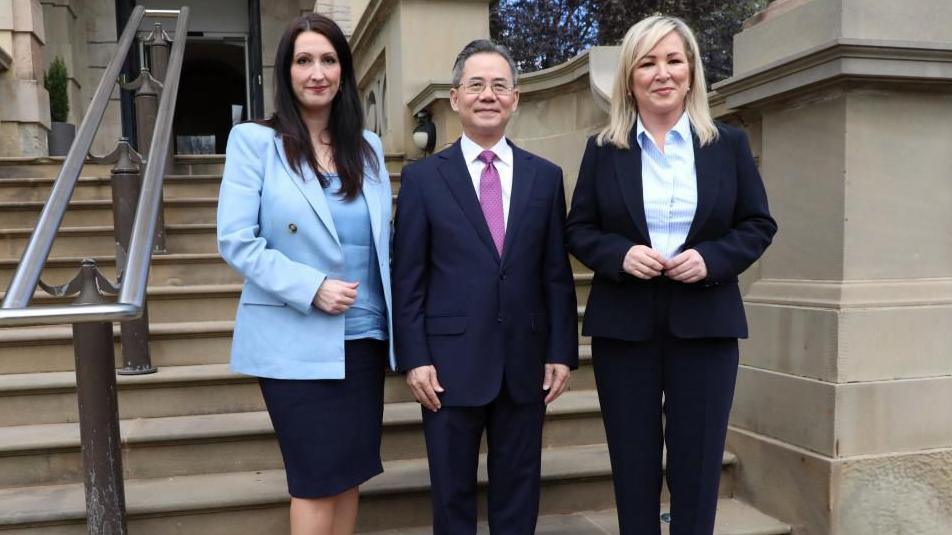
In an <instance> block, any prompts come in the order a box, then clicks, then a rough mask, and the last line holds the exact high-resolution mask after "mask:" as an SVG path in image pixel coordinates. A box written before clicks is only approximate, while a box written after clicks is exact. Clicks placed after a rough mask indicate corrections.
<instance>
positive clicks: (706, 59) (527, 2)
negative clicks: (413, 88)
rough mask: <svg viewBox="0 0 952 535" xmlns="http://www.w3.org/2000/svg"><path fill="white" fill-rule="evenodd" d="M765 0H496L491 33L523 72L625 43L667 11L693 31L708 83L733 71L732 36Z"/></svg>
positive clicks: (720, 78)
mask: <svg viewBox="0 0 952 535" xmlns="http://www.w3.org/2000/svg"><path fill="white" fill-rule="evenodd" d="M767 3H768V2H767V0H493V1H492V2H490V33H491V35H492V37H493V39H495V40H496V41H498V42H500V43H502V44H504V45H506V46H507V47H509V49H510V51H512V54H513V57H514V58H515V59H516V62H517V64H518V66H519V68H520V69H521V70H522V71H523V72H530V71H534V70H538V69H544V68H546V67H551V66H553V65H557V64H559V63H562V62H564V61H566V60H568V59H570V58H571V57H572V56H574V55H575V54H577V53H579V52H580V51H582V50H585V49H586V48H588V47H590V46H592V45H615V44H618V43H620V42H621V39H622V38H623V37H624V35H625V32H626V31H628V28H629V27H631V25H632V24H634V23H635V22H638V21H639V20H641V19H642V18H644V17H647V16H649V15H654V14H659V13H663V14H665V15H673V16H676V17H681V18H683V19H684V20H685V21H686V22H687V23H688V25H690V26H691V28H692V29H693V30H694V31H695V33H696V34H697V38H698V44H699V45H700V47H701V56H702V58H701V59H702V61H703V63H704V67H705V70H706V73H707V78H708V82H711V83H713V82H716V81H719V80H723V79H724V78H727V77H729V76H730V75H731V66H732V63H731V62H732V50H733V36H734V34H736V33H737V32H739V31H740V27H741V24H742V23H743V21H744V20H745V19H746V18H748V17H750V16H751V15H752V14H754V13H755V12H757V11H758V10H760V9H763V8H764V7H766V5H767Z"/></svg>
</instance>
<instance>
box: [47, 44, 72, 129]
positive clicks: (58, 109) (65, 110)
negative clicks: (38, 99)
mask: <svg viewBox="0 0 952 535" xmlns="http://www.w3.org/2000/svg"><path fill="white" fill-rule="evenodd" d="M68 84H69V78H68V74H67V72H66V63H64V62H63V58H61V57H59V56H56V57H54V58H53V61H52V62H50V68H49V69H48V70H47V71H46V74H44V75H43V87H45V88H46V90H47V91H48V92H49V93H50V119H52V120H53V121H55V122H58V123H65V122H66V118H67V116H68V115H69V94H68V93H67V85H68Z"/></svg>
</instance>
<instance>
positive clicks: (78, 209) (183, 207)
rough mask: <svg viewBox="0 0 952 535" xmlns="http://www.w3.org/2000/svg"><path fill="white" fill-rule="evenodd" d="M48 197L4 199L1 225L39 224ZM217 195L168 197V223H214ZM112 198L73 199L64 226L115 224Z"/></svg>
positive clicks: (3, 226)
mask: <svg viewBox="0 0 952 535" xmlns="http://www.w3.org/2000/svg"><path fill="white" fill-rule="evenodd" d="M45 204H46V201H14V202H0V228H16V227H22V226H24V225H30V226H31V227H32V226H35V225H36V222H37V220H39V218H40V211H41V210H42V209H43V206H44V205H45ZM217 209H218V198H217V197H194V198H188V199H165V202H164V209H163V214H164V216H165V223H166V224H167V225H169V224H171V225H175V224H194V223H205V224H214V223H215V216H216V211H217ZM112 217H113V215H112V200H111V199H95V200H82V201H72V202H70V203H69V208H68V209H67V210H66V214H65V215H64V216H63V224H62V226H63V227H96V226H108V227H112V226H113V219H112Z"/></svg>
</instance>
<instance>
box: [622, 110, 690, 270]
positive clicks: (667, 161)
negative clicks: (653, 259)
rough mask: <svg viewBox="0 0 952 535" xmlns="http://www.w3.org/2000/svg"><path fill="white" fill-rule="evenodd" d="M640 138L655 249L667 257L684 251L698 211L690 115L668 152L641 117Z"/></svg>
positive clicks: (672, 135) (668, 142)
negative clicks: (657, 141)
mask: <svg viewBox="0 0 952 535" xmlns="http://www.w3.org/2000/svg"><path fill="white" fill-rule="evenodd" d="M636 128H637V130H636V131H635V132H636V134H637V135H636V136H635V137H636V139H637V140H638V146H639V147H641V190H642V196H643V198H644V203H645V220H646V222H647V223H648V236H649V238H650V239H651V248H652V249H654V250H656V251H658V252H659V253H661V254H662V255H664V257H665V258H669V259H670V258H673V257H674V256H675V255H677V254H678V253H680V252H681V249H682V247H683V246H684V240H686V239H687V237H688V231H689V230H690V229H691V223H692V222H693V221H694V212H695V210H696V209H697V170H696V169H695V167H694V140H693V138H692V137H691V123H690V121H689V120H688V114H687V113H684V114H682V115H681V119H679V120H678V122H677V123H676V124H675V125H674V128H672V129H671V130H670V131H669V132H668V134H667V135H666V136H665V140H664V152H663V153H662V152H661V150H659V148H658V146H657V145H655V142H654V139H653V138H652V137H651V134H649V133H648V131H647V130H645V127H644V125H643V124H642V123H641V117H638V123H637V127H636Z"/></svg>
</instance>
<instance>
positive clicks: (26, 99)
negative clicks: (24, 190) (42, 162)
mask: <svg viewBox="0 0 952 535" xmlns="http://www.w3.org/2000/svg"><path fill="white" fill-rule="evenodd" d="M45 41H46V37H45V32H44V27H43V10H42V8H41V7H40V2H39V0H12V2H11V1H6V2H2V3H0V156H33V157H37V156H45V155H46V154H47V149H46V132H47V131H48V130H49V127H50V99H49V94H48V93H47V92H46V89H44V88H43V72H44V71H43V67H44V63H43V45H44V43H45Z"/></svg>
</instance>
